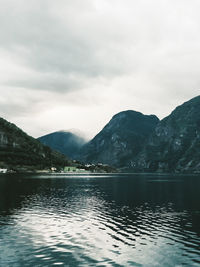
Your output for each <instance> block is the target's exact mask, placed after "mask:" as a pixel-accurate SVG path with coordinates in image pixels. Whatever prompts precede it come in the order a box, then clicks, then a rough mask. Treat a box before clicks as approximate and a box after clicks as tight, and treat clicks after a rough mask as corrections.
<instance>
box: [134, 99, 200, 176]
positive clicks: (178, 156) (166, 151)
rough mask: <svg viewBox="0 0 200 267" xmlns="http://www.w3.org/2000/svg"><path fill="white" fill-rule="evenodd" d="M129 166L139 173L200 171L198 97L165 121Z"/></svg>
mask: <svg viewBox="0 0 200 267" xmlns="http://www.w3.org/2000/svg"><path fill="white" fill-rule="evenodd" d="M130 165H131V166H132V167H133V168H134V169H135V170H139V171H153V172H155V171H161V172H199V171H200V96H198V97H195V98H193V99H191V100H190V101H188V102H185V103H184V104H183V105H181V106H178V107H177V108H176V109H175V110H174V111H173V112H172V113H171V114H170V115H169V116H168V117H166V118H164V119H163V120H162V121H161V122H160V123H159V124H158V125H157V126H156V128H155V130H154V131H153V134H152V135H151V136H150V138H149V139H148V141H147V143H146V144H145V146H144V148H143V150H142V151H141V152H140V153H139V154H138V156H137V158H132V160H131V161H130Z"/></svg>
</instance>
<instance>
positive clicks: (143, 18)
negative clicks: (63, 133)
mask: <svg viewBox="0 0 200 267" xmlns="http://www.w3.org/2000/svg"><path fill="white" fill-rule="evenodd" d="M199 11H200V1H199V0H151V1H149V0H57V1H55V0H28V1H27V0H17V1H13V0H0V116H1V117H3V118H6V119H7V120H9V121H11V122H14V123H15V124H17V126H19V127H20V128H22V129H23V130H24V131H26V132H27V133H28V134H30V135H32V136H34V137H38V136H41V135H44V134H47V133H50V132H53V131H57V130H60V129H66V130H68V129H74V128H75V129H79V130H80V131H82V132H85V133H86V134H87V136H88V137H92V136H94V135H95V134H96V133H97V132H98V131H100V130H101V129H102V127H103V126H104V125H105V124H106V123H107V122H108V121H109V120H110V119H111V117H112V116H113V115H114V114H116V113H118V112H120V111H122V110H127V109H132V110H136V111H141V112H142V113H144V114H156V115H157V116H158V117H159V118H163V117H164V116H167V115H168V114H169V113H170V112H171V111H172V110H173V109H174V108H175V107H176V106H177V105H180V104H182V103H183V102H184V101H186V100H189V99H190V98H192V97H194V96H197V95H199V88H200V34H199V33H200V16H199Z"/></svg>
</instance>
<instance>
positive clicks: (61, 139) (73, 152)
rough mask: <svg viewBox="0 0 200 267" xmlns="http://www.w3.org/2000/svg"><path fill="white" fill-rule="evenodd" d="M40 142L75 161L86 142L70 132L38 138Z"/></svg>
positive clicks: (60, 132)
mask: <svg viewBox="0 0 200 267" xmlns="http://www.w3.org/2000/svg"><path fill="white" fill-rule="evenodd" d="M38 140H39V141H40V142H41V143H42V144H44V145H47V146H49V147H51V148H52V149H54V150H56V151H59V152H61V153H62V154H64V155H67V156H69V157H70V158H71V159H75V158H76V156H77V153H79V150H80V148H81V147H82V146H83V145H84V144H85V143H86V140H85V139H84V138H83V137H81V136H78V135H77V134H74V133H71V132H68V131H57V132H54V133H50V134H47V135H44V136H41V137H39V138H38Z"/></svg>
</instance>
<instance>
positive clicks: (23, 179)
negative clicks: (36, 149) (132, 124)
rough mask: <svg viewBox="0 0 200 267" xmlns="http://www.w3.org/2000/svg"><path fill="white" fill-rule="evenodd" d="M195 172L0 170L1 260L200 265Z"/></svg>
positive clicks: (199, 182) (199, 179) (199, 193)
mask: <svg viewBox="0 0 200 267" xmlns="http://www.w3.org/2000/svg"><path fill="white" fill-rule="evenodd" d="M199 248H200V176H195V175H153V174H151V175H145V174H143V175H135V174H108V175H107V174H106V175H104V174H101V175H100V174H99V175H98V174H95V175H94V174H82V175H78V174H77V175H70V174H66V175H64V174H57V175H56V174H49V175H21V174H20V175H19V174H13V175H8V174H7V175H3V174H2V175H1V176H0V266H1V267H2V266H3V267H4V266H6V267H7V266H14V267H18V266H20V267H21V266H117V267H120V266H125V267H127V266H148V267H154V266H175V267H181V266H200V250H199Z"/></svg>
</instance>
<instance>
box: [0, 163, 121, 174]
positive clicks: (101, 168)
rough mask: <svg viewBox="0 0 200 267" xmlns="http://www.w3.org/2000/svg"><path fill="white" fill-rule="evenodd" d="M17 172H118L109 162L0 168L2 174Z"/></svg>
mask: <svg viewBox="0 0 200 267" xmlns="http://www.w3.org/2000/svg"><path fill="white" fill-rule="evenodd" d="M15 172H24V173H68V174H70V173H73V174H75V173H77V174H78V173H82V174H83V173H109V172H116V170H115V169H114V168H112V167H110V166H108V165H107V164H102V163H98V164H86V165H82V166H81V167H80V165H77V166H65V167H64V168H62V169H57V168H56V167H50V168H46V169H43V170H37V169H36V170H30V169H29V168H26V167H20V168H18V169H7V168H0V174H5V173H15Z"/></svg>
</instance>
